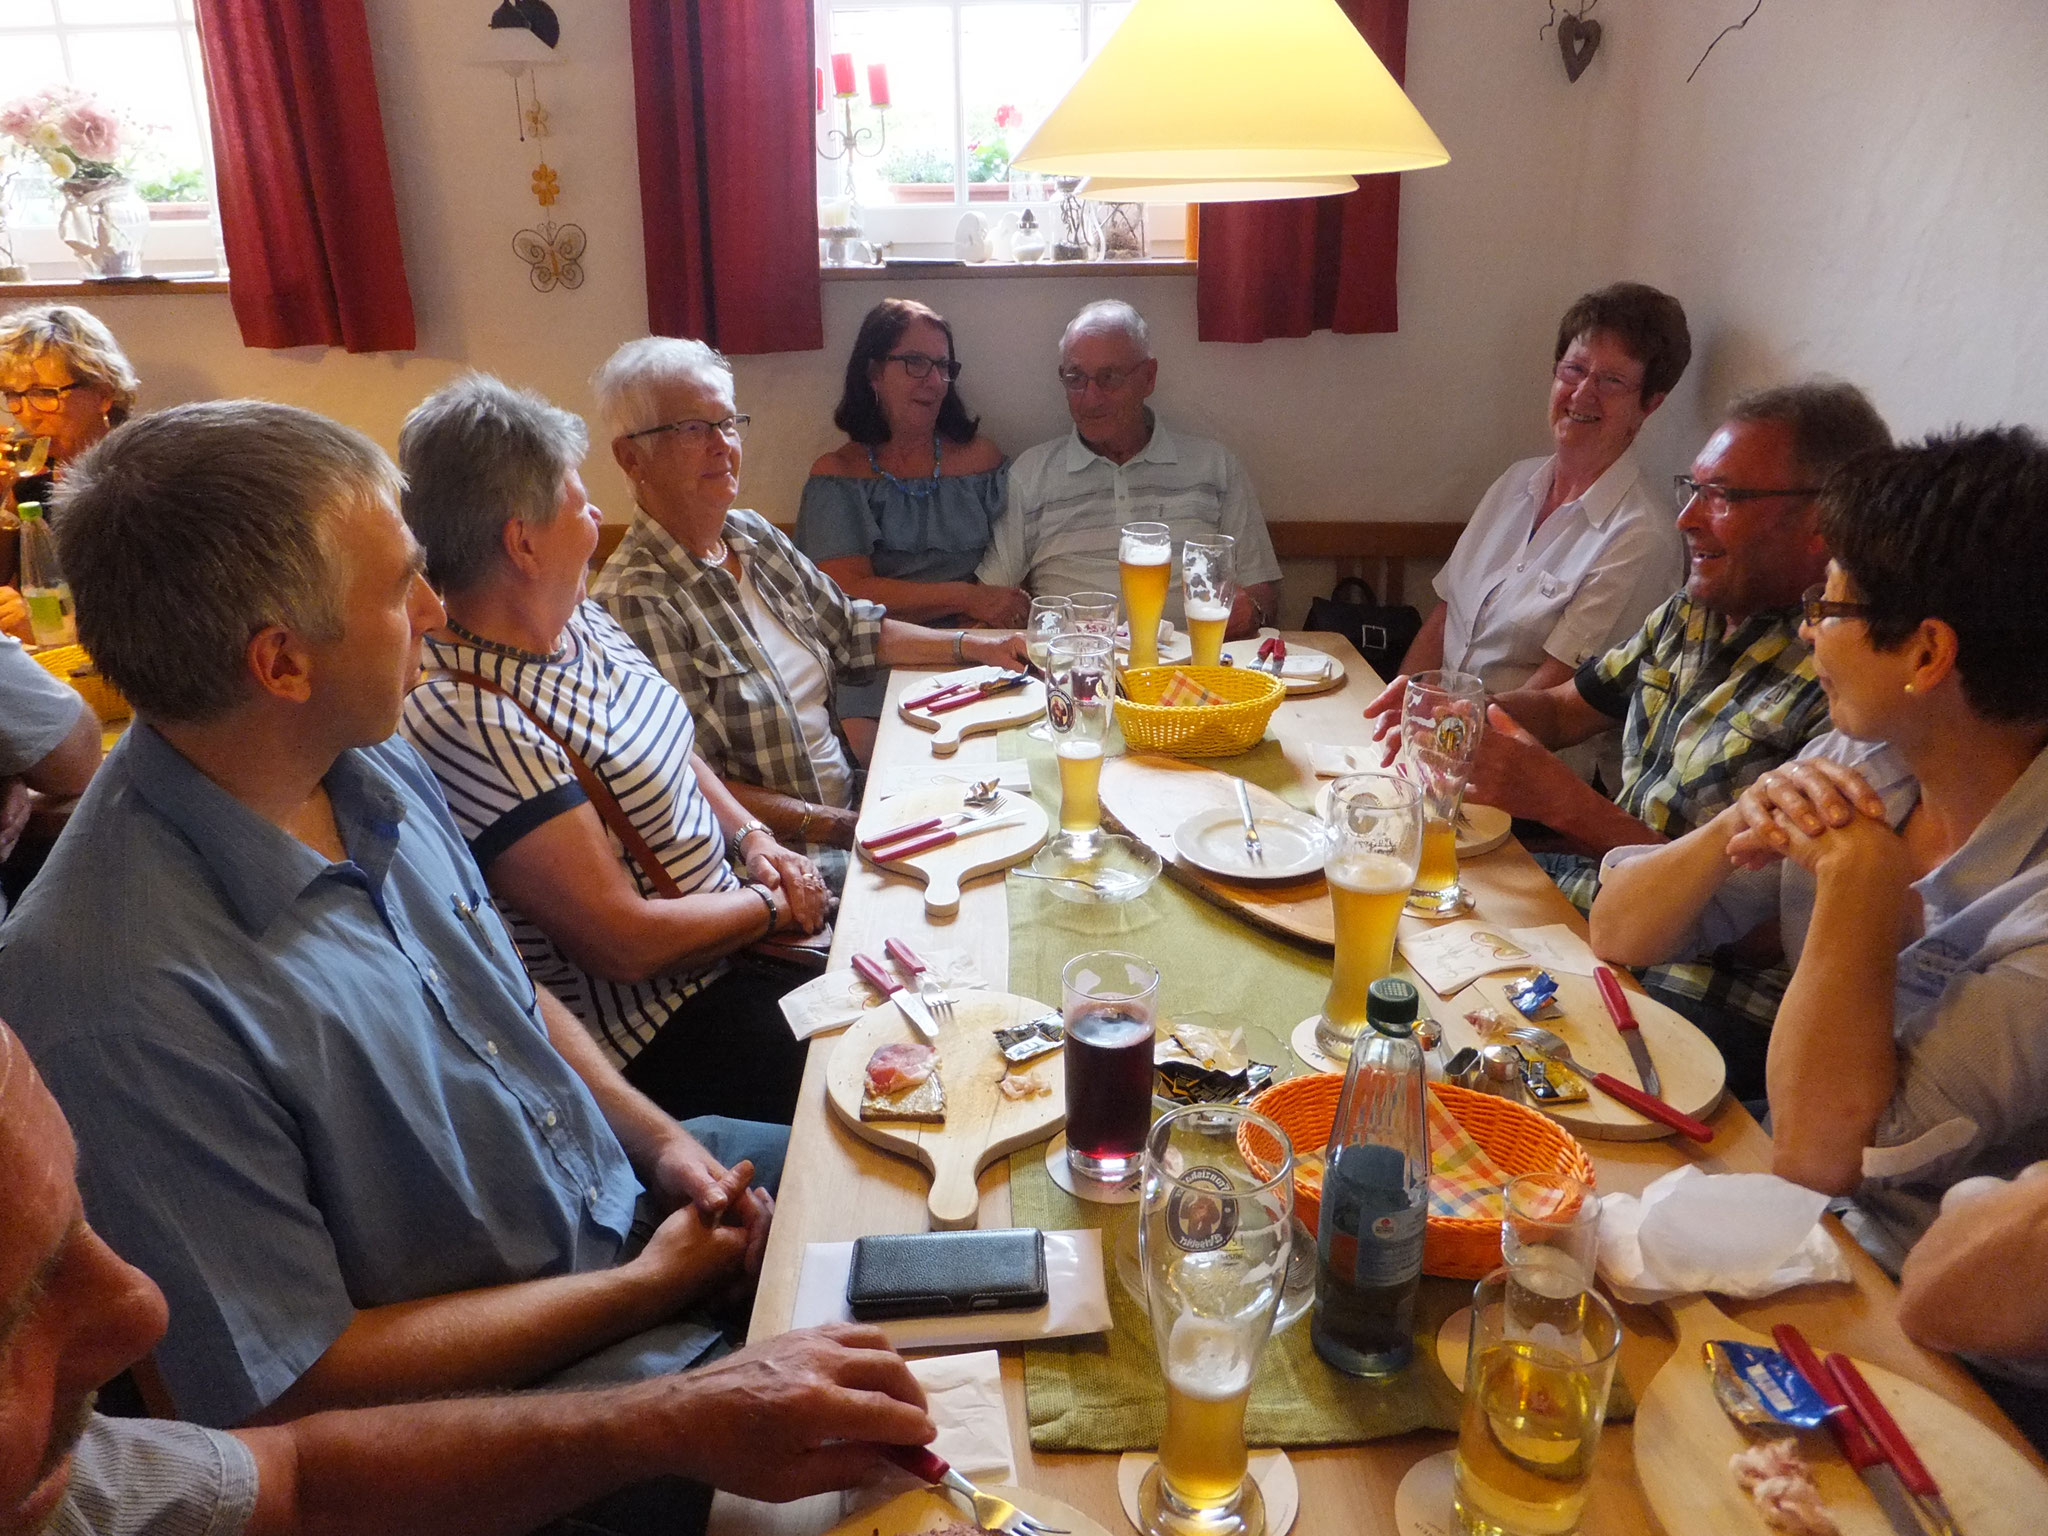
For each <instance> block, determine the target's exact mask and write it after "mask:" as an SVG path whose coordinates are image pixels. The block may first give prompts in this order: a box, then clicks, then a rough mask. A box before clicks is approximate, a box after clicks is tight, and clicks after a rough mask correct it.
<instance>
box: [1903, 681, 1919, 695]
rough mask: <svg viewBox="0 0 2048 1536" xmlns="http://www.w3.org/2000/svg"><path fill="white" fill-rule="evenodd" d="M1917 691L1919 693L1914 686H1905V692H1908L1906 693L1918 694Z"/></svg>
mask: <svg viewBox="0 0 2048 1536" xmlns="http://www.w3.org/2000/svg"><path fill="white" fill-rule="evenodd" d="M1919 691H1920V690H1919V689H1918V688H1916V687H1914V686H1913V685H1912V684H1911V683H1908V684H1906V692H1908V693H1918V692H1919Z"/></svg>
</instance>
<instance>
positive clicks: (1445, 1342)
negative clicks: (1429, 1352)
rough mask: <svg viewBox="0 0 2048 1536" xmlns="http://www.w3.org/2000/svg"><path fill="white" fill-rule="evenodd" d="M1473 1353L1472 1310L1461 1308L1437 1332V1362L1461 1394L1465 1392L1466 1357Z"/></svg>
mask: <svg viewBox="0 0 2048 1536" xmlns="http://www.w3.org/2000/svg"><path fill="white" fill-rule="evenodd" d="M1471 1353H1472V1309H1471V1308H1470V1307H1460V1308H1458V1310H1457V1311H1455V1312H1453V1313H1452V1314H1451V1315H1450V1316H1449V1317H1447V1318H1445V1319H1444V1324H1443V1326H1442V1327H1441V1328H1439V1329H1437V1331H1436V1362H1437V1364H1438V1365H1441V1366H1442V1367H1443V1368H1444V1374H1445V1375H1446V1376H1448V1377H1450V1378H1451V1385H1452V1386H1454V1387H1456V1388H1457V1389H1458V1390H1459V1391H1460V1392H1463V1391H1464V1390H1465V1357H1466V1356H1467V1355H1469V1354H1471Z"/></svg>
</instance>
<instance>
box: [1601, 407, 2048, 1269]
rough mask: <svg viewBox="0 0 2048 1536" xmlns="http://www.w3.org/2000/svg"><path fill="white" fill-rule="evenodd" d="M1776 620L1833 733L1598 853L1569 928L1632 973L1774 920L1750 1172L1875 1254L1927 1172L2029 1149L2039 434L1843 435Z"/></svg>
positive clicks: (1929, 1176) (1908, 1224)
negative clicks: (1805, 647) (1783, 1180)
mask: <svg viewBox="0 0 2048 1536" xmlns="http://www.w3.org/2000/svg"><path fill="white" fill-rule="evenodd" d="M1821 530H1822V533H1823V535H1824V536H1825V538H1826V539H1827V543H1828V548H1829V550H1830V552H1831V553H1832V555H1833V561H1832V563H1831V564H1830V566H1829V568H1828V578H1827V582H1826V584H1825V586H1824V587H1821V588H1816V589H1815V590H1813V591H1811V592H1809V593H1808V594H1807V602H1806V615H1805V620H1806V621H1805V624H1804V625H1803V627H1802V633H1803V635H1804V637H1805V638H1806V640H1807V643H1808V644H1809V645H1811V646H1812V648H1813V657H1814V667H1815V670H1816V672H1817V673H1818V674H1819V678H1820V683H1821V686H1822V687H1823V688H1824V689H1825V690H1826V691H1827V696H1828V706H1829V713H1830V715H1831V717H1832V720H1833V724H1834V727H1835V729H1834V730H1833V731H1832V732H1831V733H1830V734H1828V735H1826V736H1823V737H1821V738H1819V739H1818V740H1817V741H1815V742H1814V743H1813V744H1812V745H1811V746H1809V747H1808V748H1807V749H1806V751H1805V752H1804V753H1803V754H1802V755H1801V756H1800V757H1799V758H1797V759H1795V760H1794V761H1792V762H1790V763H1788V764H1786V765H1785V766H1784V767H1782V768H1778V769H1774V770H1772V771H1771V772H1769V773H1766V774H1764V775H1763V776H1762V777H1761V778H1759V779H1758V780H1757V781H1756V782H1755V783H1754V784H1752V785H1751V786H1750V787H1749V789H1747V790H1746V791H1744V793H1743V795H1742V798H1741V799H1740V800H1739V801H1737V802H1736V803H1735V804H1734V805H1733V806H1731V807H1729V809H1727V810H1726V811H1724V812H1722V813H1721V814H1720V815H1719V816H1717V817H1715V818H1714V819H1713V820H1712V821H1711V822H1708V823H1707V824H1706V825H1705V826H1702V827H1700V828H1698V829H1697V830H1695V831H1693V832H1692V833H1690V834H1688V835H1687V836H1685V837H1682V838H1680V839H1679V840H1678V841H1677V842H1674V843H1667V844H1664V845H1662V846H1659V847H1655V848H1624V849H1617V850H1616V851H1615V852H1613V853H1611V854H1609V855H1608V859H1607V865H1606V868H1605V869H1604V871H1603V878H1602V882H1601V887H1600V895H1599V898H1598V900H1596V901H1595V902H1594V904H1593V933H1592V937H1593V947H1594V949H1595V950H1597V951H1598V952H1599V953H1600V954H1601V955H1602V956H1604V957H1605V958H1607V959H1609V960H1617V961H1621V962H1624V963H1627V964H1630V965H1646V964H1652V963H1655V962H1658V961H1662V960H1666V959H1672V958H1676V957H1680V956H1684V955H1690V954H1696V953H1704V952H1706V951H1708V950H1711V949H1712V948H1714V947H1715V946H1716V945H1718V944H1721V943H1724V942H1727V941H1729V940H1731V939H1733V938H1737V937H1740V936H1741V935H1743V934H1746V933H1748V932H1749V931H1750V930H1752V929H1754V928H1755V927H1756V926H1757V925H1758V924H1759V923H1761V922H1769V921H1772V920H1773V919H1775V920H1776V922H1777V924H1778V926H1779V929H1780V931H1781V935H1782V938H1783V941H1784V947H1785V953H1786V955H1787V956H1788V957H1789V958H1791V959H1793V960H1794V961H1795V968H1794V971H1793V975H1792V982H1791V985H1790V986H1789V987H1788V988H1787V989H1786V992H1785V998H1784V1001H1783V1003H1782V1004H1781V1005H1780V1007H1779V1009H1778V1016H1777V1021H1776V1023H1775V1024H1774V1026H1773V1027H1772V1030H1771V1042H1770V1055H1769V1061H1768V1067H1767V1074H1766V1075H1767V1081H1768V1085H1769V1090H1770V1106H1771V1135H1772V1142H1773V1161H1774V1164H1775V1167H1776V1170H1777V1172H1778V1173H1780V1174H1782V1175H1783V1176H1785V1177H1787V1178H1790V1179H1795V1180H1797V1181H1798V1182H1800V1183H1802V1184H1806V1185H1809V1186H1811V1187H1812V1188H1815V1189H1819V1190H1822V1191H1825V1192H1827V1193H1829V1194H1846V1195H1851V1196H1853V1197H1854V1202H1855V1204H1854V1209H1853V1211H1852V1218H1853V1219H1852V1226H1853V1227H1854V1229H1855V1231H1856V1235H1857V1237H1858V1238H1859V1239H1860V1240H1861V1241H1862V1242H1863V1243H1864V1246H1865V1247H1867V1248H1869V1249H1870V1250H1871V1251H1872V1253H1873V1254H1874V1255H1875V1256H1876V1257H1877V1258H1878V1259H1879V1260H1880V1262H1883V1263H1884V1264H1886V1266H1887V1267H1888V1268H1890V1269H1891V1270H1893V1271H1894V1272H1896V1271H1897V1269H1898V1267H1899V1264H1900V1262H1901V1260H1902V1259H1903V1257H1904V1254H1905V1252H1906V1250H1907V1249H1908V1248H1909V1247H1911V1246H1912V1244H1913V1243H1914V1242H1915V1241H1917V1240H1918V1238H1919V1237H1920V1235H1921V1233H1922V1232H1923V1231H1924V1230H1925V1229H1926V1227H1927V1226H1928V1224H1929V1223H1930V1222H1931V1221H1933V1219H1934V1217H1935V1214H1936V1210H1937V1206H1938V1202H1939V1200H1940V1198H1941V1195H1942V1192H1943V1191H1944V1190H1945V1189H1947V1188H1948V1187H1949V1186H1950V1185H1952V1184H1954V1183H1955V1182H1957V1181H1958V1180H1960V1179H1963V1178H1965V1177H1969V1176H1973V1175H1977V1174H1998V1175H2010V1174H2011V1173H2013V1172H2014V1171H2015V1170H2017V1169H2019V1168H2021V1167H2024V1166H2025V1165H2027V1164H2029V1163H2031V1162H2035V1161H2037V1160H2039V1159H2042V1158H2044V1157H2048V755H2044V753H2043V751H2042V749H2043V747H2044V746H2048V669H2044V668H2043V667H2042V665H2041V660H2040V658H2041V656H2042V655H2043V654H2044V653H2048V445H2044V444H2043V443H2042V442H2041V440H2040V439H2039V438H2037V437H2035V436H2034V435H2033V434H2032V433H2030V432H2028V431H2026V430H2024V429H2020V428H2013V429H2006V430H1999V431H1990V432H1977V433H1967V434H1960V433H1959V434H1955V435H1951V436H1945V437H1936V438H1931V439H1929V440H1928V441H1927V442H1926V443H1924V444H1919V445H1916V446H1913V447H1907V448H1896V449H1888V450H1884V451H1882V452H1877V453H1872V454H1867V455H1865V456H1864V457H1862V458H1860V459H1857V460H1855V461H1854V462H1853V463H1851V464H1850V465H1849V466H1848V467H1847V468H1845V469H1843V470H1841V471H1839V472H1837V473H1836V475H1835V476H1834V477H1833V478H1831V479H1830V480H1829V482H1828V485H1827V489H1826V491H1825V492H1824V494H1823V497H1822V510H1821Z"/></svg>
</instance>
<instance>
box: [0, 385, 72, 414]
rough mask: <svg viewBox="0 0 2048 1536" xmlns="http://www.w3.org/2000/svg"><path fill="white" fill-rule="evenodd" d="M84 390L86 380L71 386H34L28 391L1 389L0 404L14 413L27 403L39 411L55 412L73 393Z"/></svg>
mask: <svg viewBox="0 0 2048 1536" xmlns="http://www.w3.org/2000/svg"><path fill="white" fill-rule="evenodd" d="M83 388H85V380H83V379H74V380H72V381H71V382H70V383H69V384H33V385H30V386H29V387H28V388H27V389H0V404H4V405H5V406H6V407H7V409H8V410H10V411H13V410H19V409H20V408H21V406H22V404H23V402H24V401H25V402H27V403H28V404H30V405H32V406H34V407H35V408H36V409H37V410H39V411H54V410H55V409H57V407H58V406H60V405H62V404H63V403H64V397H65V396H66V395H68V394H70V393H71V391H73V390H74V389H83Z"/></svg>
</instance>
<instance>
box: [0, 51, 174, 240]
mask: <svg viewBox="0 0 2048 1536" xmlns="http://www.w3.org/2000/svg"><path fill="white" fill-rule="evenodd" d="M139 137H140V134H139V130H137V128H136V127H135V126H134V124H132V123H130V122H129V121H128V120H127V119H126V118H125V117H124V116H122V115H121V114H120V113H117V112H114V111H112V110H110V109H108V108H107V107H104V106H102V105H101V104H100V102H99V101H98V100H97V99H96V98H95V97H93V96H92V95H91V94H89V93H88V92H85V91H81V90H77V89H75V88H74V87H71V86H68V85H57V86H51V87H49V88H48V89H45V90H41V91H37V92H35V93H34V94H32V95H29V96H24V97H22V98H20V99H19V100H18V101H13V102H9V103H8V104H7V105H5V106H0V140H4V141H6V142H7V143H8V144H9V145H10V146H11V147H12V148H13V149H14V150H16V151H17V152H25V153H27V154H29V155H32V156H34V157H35V158H36V159H38V160H40V161H41V162H42V163H43V166H44V168H45V169H47V170H48V171H49V173H50V175H51V176H53V177H55V178H56V181H57V187H58V190H59V191H60V192H62V193H63V196H64V206H63V209H62V211H61V212H60V213H59V214H58V216H57V234H58V236H59V238H61V239H62V240H63V242H64V243H65V244H66V245H68V246H70V247H71V249H72V252H73V253H74V254H75V255H76V256H77V257H78V259H79V261H80V262H82V263H83V264H84V266H85V269H86V271H87V272H88V273H90V274H91V275H92V276H94V277H134V276H136V275H138V274H139V273H140V272H141V271H142V239H143V235H144V233H145V232H146V231H147V230H148V228H149V209H148V206H147V205H146V204H144V202H143V201H142V199H141V197H140V196H138V195H137V193H136V191H135V187H134V184H133V183H132V182H131V181H130V180H129V178H128V165H129V161H130V160H131V159H132V157H133V154H134V151H135V148H136V141H137V139H138V138H139Z"/></svg>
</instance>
